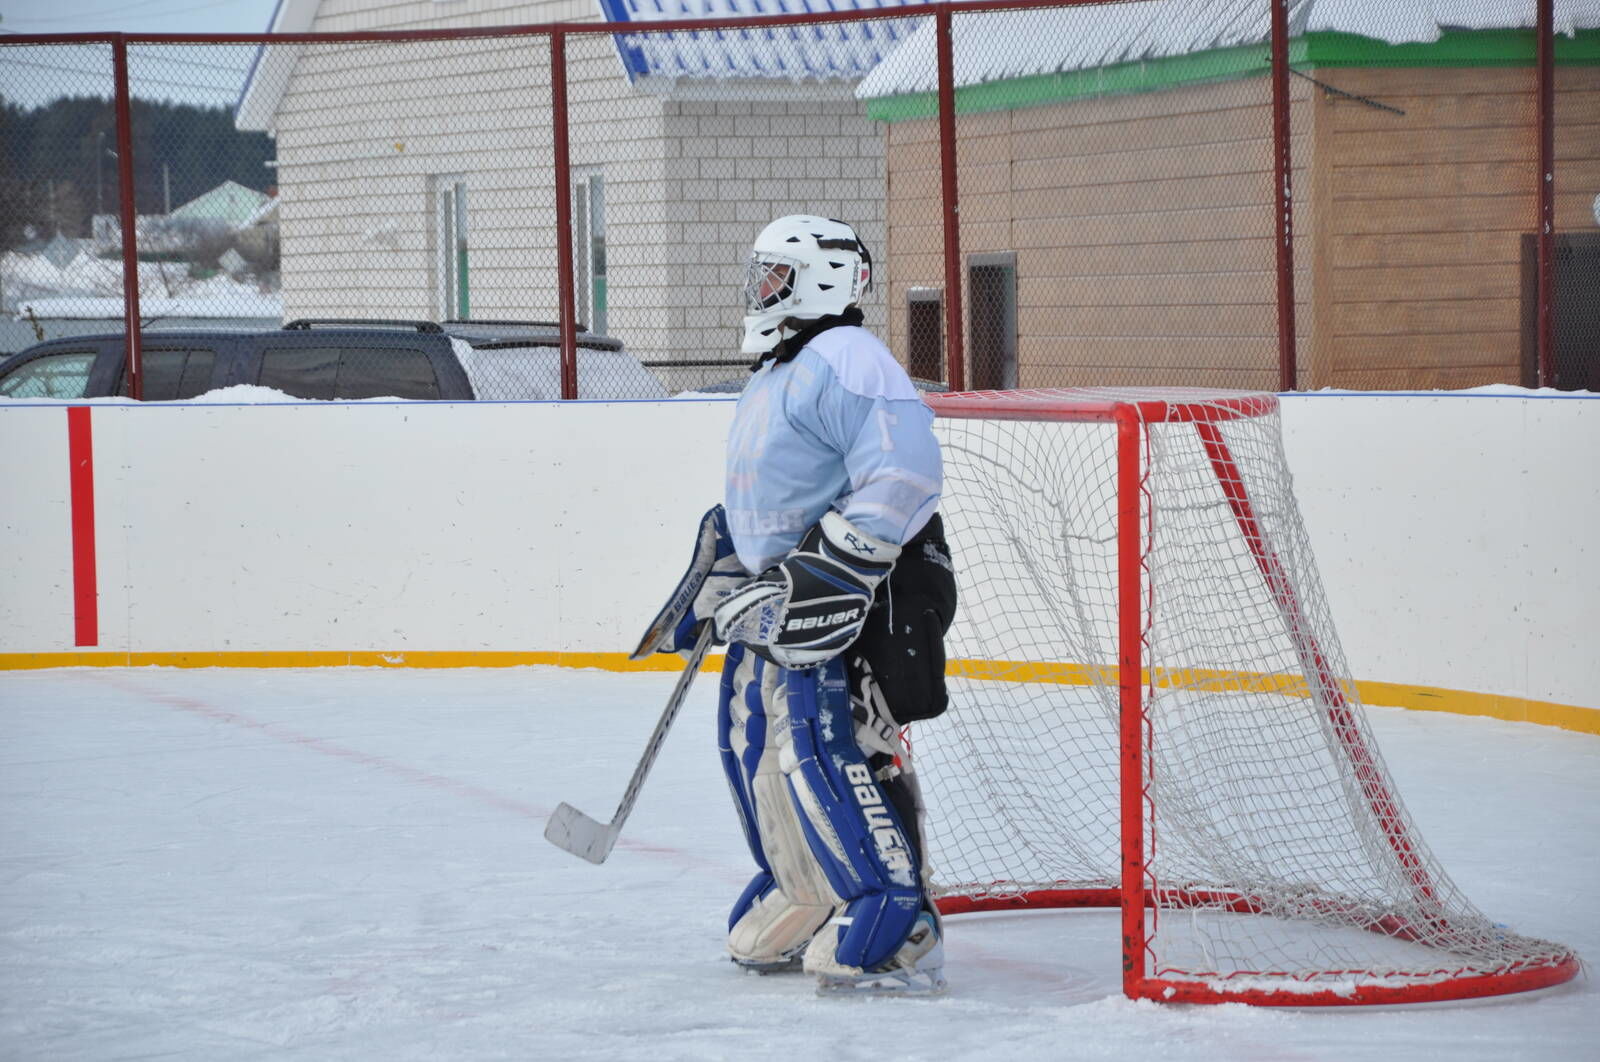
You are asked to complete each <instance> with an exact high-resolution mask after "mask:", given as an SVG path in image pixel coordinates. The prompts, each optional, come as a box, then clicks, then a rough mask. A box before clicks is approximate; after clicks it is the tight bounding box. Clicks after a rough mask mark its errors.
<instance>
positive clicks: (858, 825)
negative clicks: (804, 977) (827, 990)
mask: <svg viewBox="0 0 1600 1062" xmlns="http://www.w3.org/2000/svg"><path fill="white" fill-rule="evenodd" d="M785 677H786V679H787V686H788V701H789V730H790V735H791V738H792V743H791V744H792V752H791V755H792V758H793V762H794V768H793V769H792V770H790V771H787V772H785V773H786V777H787V778H788V782H789V789H790V793H791V794H792V796H793V798H794V804H795V807H796V808H797V809H798V810H799V812H800V815H801V822H802V826H803V828H804V830H805V834H806V839H807V841H809V842H810V846H811V852H812V855H813V856H814V858H815V859H816V860H817V862H818V864H819V865H820V866H821V867H822V870H823V873H824V874H826V875H827V877H828V881H829V884H830V885H831V886H832V887H833V890H834V892H835V893H836V894H837V895H838V896H839V897H840V898H841V899H842V900H843V901H844V904H843V910H841V911H839V912H837V913H836V915H835V917H834V918H832V919H830V920H829V923H828V925H826V926H824V927H823V929H822V930H821V931H820V932H818V933H817V935H816V937H815V939H814V940H813V943H812V944H811V946H810V947H809V948H807V950H806V957H805V964H806V969H807V970H808V971H809V972H812V973H822V974H836V975H838V974H846V973H854V974H859V973H861V972H862V971H864V970H871V969H872V968H873V967H877V966H881V965H883V964H884V963H886V962H888V961H889V960H890V959H891V958H892V957H893V956H894V955H895V953H896V951H897V950H898V949H899V948H900V946H901V945H902V944H903V943H905V941H906V938H907V936H909V935H910V933H911V930H912V928H913V927H914V926H915V925H916V922H917V916H918V914H919V913H920V912H921V909H922V884H921V881H922V867H921V863H920V856H919V854H918V853H917V852H916V851H915V850H914V849H913V848H912V847H911V844H910V842H909V839H908V834H907V833H906V830H905V827H904V824H903V823H901V821H900V816H899V814H898V813H897V812H896V811H895V808H894V805H893V804H892V803H890V801H889V799H888V797H887V796H886V794H885V793H884V791H883V787H882V786H880V785H879V784H878V779H877V778H875V777H874V775H873V772H872V769H871V768H870V767H869V766H868V763H867V759H866V756H865V755H864V754H863V753H862V751H861V749H860V747H859V746H858V745H857V743H856V737H855V723H854V721H853V719H852V718H851V712H850V692H849V687H848V685H847V683H846V680H845V669H844V664H843V662H842V661H840V660H833V661H830V662H829V663H827V664H825V665H824V666H823V667H821V668H817V669H814V670H810V671H789V672H787V673H786V675H785Z"/></svg>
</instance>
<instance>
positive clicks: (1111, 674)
mask: <svg viewBox="0 0 1600 1062" xmlns="http://www.w3.org/2000/svg"><path fill="white" fill-rule="evenodd" d="M530 666H546V667H571V668H596V669H599V670H602V671H681V670H683V660H682V659H681V658H679V657H678V656H676V655H675V654H671V653H658V654H656V655H654V656H651V657H649V658H647V659H644V660H629V659H628V657H627V655H626V654H625V653H583V652H489V651H480V650H462V651H447V652H416V651H411V650H397V651H394V652H373V651H363V652H318V651H287V652H237V653H219V652H206V653H145V652H139V653H129V652H105V651H103V650H95V651H85V652H81V653H0V671H22V670H32V669H38V668H52V667H241V668H242V667H427V668H468V667H530ZM721 668H722V657H721V656H720V655H716V656H708V657H706V661H705V663H704V664H703V665H702V666H701V670H702V671H709V672H715V671H719V670H721ZM945 670H946V673H947V674H949V675H950V676H952V677H955V678H967V679H978V680H984V681H992V682H1045V683H1059V684H1062V685H1069V686H1087V685H1091V684H1092V683H1094V682H1095V674H1096V672H1098V673H1099V675H1100V681H1101V682H1104V683H1107V684H1113V683H1115V682H1116V680H1117V669H1116V668H1114V667H1106V668H1098V669H1097V668H1093V667H1090V666H1088V665H1085V664H1068V663H1039V662H1037V661H1021V660H952V661H950V663H949V665H948V666H947V667H946V669H945ZM1151 678H1152V674H1151V672H1150V671H1148V670H1147V671H1144V672H1141V674H1140V679H1141V681H1142V682H1145V683H1148V682H1150V681H1151ZM1154 682H1155V685H1156V686H1157V687H1159V688H1163V689H1198V690H1205V691H1208V692H1245V693H1284V694H1288V695H1289V696H1293V697H1305V696H1308V695H1309V692H1310V691H1309V689H1308V687H1307V684H1306V682H1305V679H1304V678H1301V677H1299V676H1294V675H1264V674H1252V673H1249V672H1240V671H1211V670H1206V669H1202V668H1187V669H1174V670H1157V671H1156V672H1155V673H1154ZM1354 686H1355V691H1356V694H1357V696H1358V697H1359V698H1360V700H1361V701H1362V702H1363V703H1365V704H1377V705H1387V706H1390V707H1398V708H1412V709H1416V710H1418V711H1425V712H1450V713H1453V714H1456V715H1476V716H1483V717H1486V718H1490V719H1503V720H1506V721H1508V722H1514V723H1538V724H1540V725H1542V726H1553V727H1559V728H1560V729H1562V730H1575V731H1578V732H1579V733H1583V734H1600V709H1595V708H1584V707H1580V706H1578V705H1570V704H1554V703H1551V702H1549V701H1535V700H1528V699H1526V698H1522V697H1510V696H1505V695H1503V694H1494V693H1474V692H1472V691H1471V690H1450V689H1438V688H1435V687H1431V686H1408V685H1403V684H1401V683H1395V682H1372V681H1362V680H1359V679H1358V680H1356V681H1355V683H1354Z"/></svg>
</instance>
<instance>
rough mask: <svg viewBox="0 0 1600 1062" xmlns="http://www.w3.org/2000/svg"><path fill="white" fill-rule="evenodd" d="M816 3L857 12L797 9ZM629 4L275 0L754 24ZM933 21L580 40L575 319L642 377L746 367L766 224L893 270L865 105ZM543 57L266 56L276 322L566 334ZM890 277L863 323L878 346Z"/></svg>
mask: <svg viewBox="0 0 1600 1062" xmlns="http://www.w3.org/2000/svg"><path fill="white" fill-rule="evenodd" d="M807 5H811V6H816V7H818V8H819V9H823V10H828V9H831V8H832V7H833V6H840V7H842V6H845V5H843V4H839V5H826V4H825V3H824V0H788V2H786V3H784V5H783V7H784V9H785V10H789V11H796V12H798V11H802V10H806V7H807ZM638 6H639V5H637V4H636V3H635V0H545V2H526V3H510V2H505V0H452V2H435V0H409V2H402V0H283V2H282V4H281V5H280V8H279V10H278V13H277V15H276V17H275V19H274V23H273V26H272V30H273V31H274V32H283V33H293V32H355V31H373V30H417V29H440V28H462V27H494V26H514V25H527V24H530V23H551V22H580V21H588V22H595V21H613V22H620V21H632V22H637V23H641V24H643V23H646V22H648V21H651V20H659V19H663V18H702V17H728V16H734V15H739V14H752V13H755V7H754V4H753V2H752V0H721V2H717V0H666V2H664V3H661V4H659V5H657V4H651V5H650V10H649V11H648V12H645V11H641V10H638ZM854 6H860V7H864V8H874V9H875V8H877V7H878V6H879V4H878V3H876V2H874V0H858V2H857V4H856V5H854ZM885 6H891V5H885ZM892 6H895V7H898V6H899V5H898V4H895V5H892ZM663 8H664V9H665V10H662V9H663ZM763 8H764V10H765V11H766V12H767V13H772V10H773V8H772V5H771V4H766V5H763ZM920 21H921V20H920V19H896V20H883V21H878V22H874V23H872V24H870V26H863V25H860V24H856V25H852V26H849V27H845V26H834V27H827V28H825V29H822V28H818V27H807V28H806V29H804V30H798V29H797V30H792V31H766V30H762V31H750V32H746V33H740V34H714V35H698V36H695V37H690V36H688V35H684V34H677V35H666V34H650V35H615V36H614V35H610V34H574V35H571V36H570V37H568V39H567V58H568V93H569V108H570V135H569V140H570V159H571V167H572V180H573V187H572V188H569V189H562V190H560V194H565V195H570V196H571V197H572V203H573V207H574V236H575V244H576V245H577V246H576V248H575V251H576V253H575V257H576V259H577V261H576V262H575V264H574V265H575V279H576V287H577V307H578V317H579V320H580V321H582V322H584V323H585V324H588V325H589V326H591V327H592V328H593V329H594V330H595V331H600V332H604V333H606V334H609V335H612V336H614V337H617V338H619V339H621V340H623V342H624V343H625V344H626V347H627V349H629V350H630V351H632V352H633V353H634V354H635V355H637V356H638V357H640V358H641V359H643V360H645V361H647V362H660V361H678V360H700V359H724V358H725V359H727V361H728V362H729V365H730V366H732V367H737V366H738V365H740V364H741V363H742V361H743V359H741V358H740V356H739V355H738V353H737V351H738V340H739V327H740V319H741V317H742V307H741V305H740V283H741V281H742V277H743V263H744V257H745V254H746V251H747V248H748V246H749V243H750V241H751V240H752V239H753V237H754V236H755V234H756V232H757V231H759V229H760V228H761V226H762V225H763V224H765V222H766V221H768V220H770V219H771V218H772V217H774V216H777V215H780V214H785V213H795V212H814V213H820V214H824V215H826V216H831V217H837V218H842V219H844V220H847V221H849V222H851V223H852V224H854V225H855V226H856V227H857V229H858V231H860V232H861V234H862V237H863V238H864V239H865V240H866V241H867V242H868V244H869V246H871V247H873V248H874V249H877V248H882V247H883V246H884V239H885V236H886V224H885V223H886V214H885V199H886V188H885V169H884V136H883V131H882V129H881V128H880V127H879V126H878V125H877V124H876V123H874V122H872V121H871V120H869V119H868V118H867V117H866V112H865V105H864V104H863V103H862V102H860V101H858V100H856V99H855V96H854V86H855V84H856V82H857V81H858V80H859V79H860V78H861V77H862V76H864V75H865V74H866V72H867V71H868V70H870V69H871V67H872V66H873V65H875V64H876V63H877V62H878V61H879V60H880V59H881V58H882V57H883V56H884V55H885V54H887V52H888V51H890V50H892V48H893V47H894V46H895V45H896V44H897V43H898V42H899V41H900V40H902V39H904V37H905V36H907V35H908V34H909V33H910V32H911V31H912V30H913V29H914V28H915V26H916V24H917V23H918V22H920ZM549 59H550V41H549V38H548V37H547V36H544V35H532V36H504V35H501V36H485V37H481V38H469V39H462V40H443V41H406V42H399V43H389V42H383V43H372V42H357V43H331V44H315V45H274V46H270V47H266V48H263V49H262V50H261V53H260V54H259V55H258V56H257V60H256V64H255V67H254V69H253V71H252V73H251V78H250V81H249V83H248V85H247V86H246V89H245V91H244V93H243V94H242V96H241V98H240V103H239V108H238V118H237V122H238V125H239V126H240V127H241V128H244V129H256V130H264V131H267V132H269V133H271V134H272V135H273V136H274V137H275V138H276V141H277V172H278V187H279V201H280V206H279V211H280V225H281V232H282V263H283V273H282V276H283V299H284V312H285V316H286V317H289V318H294V317H361V318H404V319H418V318H421V319H435V320H438V319H448V318H464V317H471V318H474V319H518V320H530V319H531V320H552V321H553V320H555V319H556V315H557V269H556V257H555V241H556V236H555V207H554V204H555V196H556V195H557V189H556V188H555V187H554V179H555V173H554V155H553V144H552V134H551V107H550V100H551V90H550V70H549ZM882 257H883V258H885V259H886V258H887V255H883V256H882ZM878 279H879V286H878V288H877V290H876V291H875V292H874V293H873V294H871V295H869V296H868V300H869V305H868V307H867V308H868V313H869V320H870V321H872V323H874V324H878V325H881V324H882V323H883V308H882V307H883V303H884V300H883V297H882V292H883V291H884V290H886V288H885V286H884V285H883V280H884V279H885V278H884V277H882V276H880V277H879V278H878ZM662 375H663V378H664V380H665V381H666V382H667V383H668V384H669V386H671V385H681V384H687V383H691V382H699V381H701V380H715V379H719V378H726V377H728V376H730V375H732V373H730V371H729V370H728V369H722V368H712V369H703V370H697V371H694V372H691V373H686V372H681V371H673V370H668V371H664V372H662Z"/></svg>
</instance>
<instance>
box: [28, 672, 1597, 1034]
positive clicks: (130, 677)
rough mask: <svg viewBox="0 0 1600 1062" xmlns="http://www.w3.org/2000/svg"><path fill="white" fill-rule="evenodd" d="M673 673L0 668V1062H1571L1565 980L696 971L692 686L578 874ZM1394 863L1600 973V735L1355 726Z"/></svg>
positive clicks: (974, 942)
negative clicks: (1393, 1002)
mask: <svg viewBox="0 0 1600 1062" xmlns="http://www.w3.org/2000/svg"><path fill="white" fill-rule="evenodd" d="M672 681H673V676H672V675H670V674H661V673H656V674H613V673H607V672H597V671H568V670H559V669H547V668H516V669H503V670H465V671H428V670H384V669H308V670H227V669H207V670H178V669H165V668H140V669H126V670H92V669H64V670H55V671H33V672H9V673H0V1056H3V1057H5V1058H7V1059H60V1058H72V1059H128V1058H147V1057H162V1058H179V1059H205V1060H216V1059H230V1060H232V1059H239V1060H249V1059H282V1058H307V1059H319V1060H321V1059H356V1060H368V1059H370V1060H390V1059H413V1058H414V1059H423V1058H427V1059H438V1058H444V1059H453V1060H456V1059H496V1058H507V1059H577V1060H582V1059H594V1060H599V1059H607V1060H610V1059H648V1060H650V1062H667V1060H676V1059H696V1060H700V1059H724V1058H726V1059H740V1060H744V1059H749V1058H751V1057H758V1058H759V1057H767V1058H779V1057H783V1058H828V1059H843V1060H855V1059H860V1060H863V1062H866V1060H872V1062H880V1060H886V1059H897V1058H925V1059H938V1060H941V1062H942V1060H955V1059H1007V1060H1012V1059H1018V1060H1020V1059H1068V1058H1070V1059H1090V1060H1100V1059H1141V1060H1143V1059H1161V1060H1163V1062H1183V1060H1190V1059H1193V1060H1208V1062H1209V1060H1216V1059H1230V1060H1235V1059H1237V1060H1257V1059H1260V1060H1266V1059H1272V1060H1283V1059H1290V1060H1314V1059H1329V1060H1334V1059H1337V1060H1339V1062H1352V1060H1361V1059H1391V1058H1393V1059H1400V1058H1409V1057H1417V1056H1428V1057H1443V1058H1450V1059H1453V1060H1484V1062H1488V1060H1496V1062H1500V1060H1507V1059H1520V1058H1530V1059H1531V1058H1540V1059H1577V1058H1594V1057H1596V1054H1595V1052H1596V1047H1595V1045H1596V1043H1597V1042H1600V1007H1597V1006H1596V999H1595V995H1596V990H1595V986H1594V984H1593V982H1592V981H1591V980H1590V979H1589V978H1588V977H1587V976H1580V978H1579V980H1578V981H1577V982H1576V983H1574V984H1572V985H1569V986H1565V987H1563V988H1559V989H1555V990H1551V991H1548V992H1544V993H1539V994H1535V995H1530V996H1523V997H1508V998H1505V999H1501V1000H1495V1001H1487V1002H1479V1003H1472V1004H1459V1005H1446V1006H1433V1007H1421V1008H1416V1007H1412V1008H1388V1009H1380V1010H1357V1011H1350V1010H1339V1011H1313V1010H1268V1009H1256V1008H1250V1007H1246V1006H1243V1005H1238V1004H1231V1005H1227V1006H1222V1007H1164V1006H1160V1005H1157V1004H1152V1003H1142V1002H1141V1003H1133V1002H1130V1001H1128V1000H1126V999H1124V998H1122V996H1121V995H1120V994H1119V991H1118V970H1117V961H1118V956H1117V942H1116V929H1117V925H1116V915H1115V914H1114V913H1112V912H1053V913H1036V914H1026V915H991V916H977V917H970V916H969V917H967V918H956V919H951V920H950V922H949V923H948V927H947V929H948V940H947V947H948V953H949V955H948V961H949V965H948V967H947V973H948V975H949V977H950V981H951V992H950V994H949V995H948V996H946V997H944V998H940V999H934V1000H893V999H891V1000H883V999H875V1000H849V999H846V1000H839V999H826V1000H825V999H818V998H817V997H816V996H815V995H814V994H813V990H812V985H811V983H810V982H809V980H808V979H806V978H803V977H800V976H773V977H766V978H759V977H753V976H745V975H742V974H740V973H739V972H738V971H736V970H735V969H733V968H732V967H731V966H730V965H729V963H728V962H727V961H726V960H725V958H724V956H723V951H722V931H723V923H724V918H725V914H726V909H727V906H728V904H729V903H731V901H732V900H733V898H734V896H735V895H736V894H737V893H738V891H739V890H740V888H742V886H743V885H744V882H745V881H746V880H747V878H748V875H749V873H750V871H751V866H750V864H749V857H748V855H747V853H746V852H745V851H744V844H743V841H742V839H741V837H740V836H739V832H738V828H737V826H736V823H735V820H734V816H733V811H732V809H731V807H730V804H729V800H728V795H727V790H726V787H725V785H724V783H723V781H722V777H721V773H720V770H719V768H718V765H717V760H716V754H715V752H714V740H713V736H712V708H713V695H714V688H715V685H714V683H712V682H710V681H706V680H705V679H702V680H701V681H700V682H699V683H698V685H697V687H696V689H695V690H694V692H693V693H692V694H691V699H690V703H689V705H688V707H686V709H685V711H684V714H683V716H682V717H681V718H680V720H679V721H678V724H677V727H676V728H675V730H674V732H673V734H672V735H671V736H670V738H669V739H668V741H667V744H666V747H665V750H664V752H663V754H662V758H661V761H660V763H659V764H658V765H657V768H656V772H655V774H654V775H653V776H652V777H651V779H650V781H649V783H648V784H647V786H646V787H645V790H644V794H643V796H642V798H641V801H640V804H639V807H638V809H637V810H636V811H635V813H634V817H633V819H632V820H631V821H630V823H629V825H628V828H627V829H626V831H625V832H624V835H623V838H622V840H621V841H620V842H619V844H618V847H617V850H616V851H615V852H614V853H613V854H612V856H611V859H610V860H609V861H608V862H607V863H606V864H605V865H604V866H599V867H596V866H591V865H589V864H587V863H584V862H582V861H580V860H577V859H575V858H573V857H572V856H570V855H567V854H565V853H563V852H561V851H559V850H557V849H556V848H554V847H552V846H551V845H549V844H548V843H546V842H545V841H544V839H543V837H542V831H543V826H544V819H545V816H546V815H547V814H548V813H549V811H550V809H551V808H553V807H554V806H555V805H556V804H557V803H558V802H559V801H562V800H570V801H572V802H573V803H575V804H577V805H578V806H579V807H581V808H583V809H584V810H586V811H588V812H590V813H591V814H593V815H595V816H596V817H598V818H600V819H602V820H603V819H606V818H609V817H610V815H611V812H612V809H613V808H614V807H615V806H616V801H617V800H618V798H619V797H620V795H621V791H622V787H623V784H624V783H625V781H626V779H627V776H628V773H629V772H630V771H631V770H632V767H633V764H634V762H635V759H636V757H637V755H638V754H639V751H640V750H641V748H642V747H643V743H644V739H645V737H646V736H647V735H648V733H649V731H650V728H651V727H652V726H653V725H654V721H655V717H656V714H657V712H658V711H659V709H660V706H661V703H662V701H663V699H664V698H665V696H666V693H667V691H668V690H669V689H670V687H671V684H672ZM1373 723H1374V729H1375V730H1376V732H1377V735H1378V738H1379V740H1380V742H1381V744H1382V747H1383V749H1384V753H1385V756H1386V758H1387V760H1388V762H1389V765H1390V768H1391V769H1392V771H1393V772H1394V774H1395V776H1396V778H1397V781H1398V784H1399V786H1400V789H1401V792H1402V793H1403V794H1404V796H1405V798H1406V800H1407V803H1408V804H1409V806H1410V808H1411V811H1412V813H1413V815H1414V817H1415V818H1416V820H1417V822H1418V826H1419V828H1420V830H1421V831H1422V833H1423V835H1424V836H1425V837H1426V838H1427V839H1428V841H1429V843H1430V844H1431V845H1432V846H1433V848H1434V850H1435V852H1436V854H1437V855H1438V856H1439V857H1440V859H1441V861H1442V862H1443V863H1444V865H1445V866H1446V868H1447V869H1448V870H1449V871H1450V872H1451V874H1452V875H1453V877H1454V878H1455V880H1456V881H1457V883H1458V884H1459V885H1460V886H1461V887H1462V888H1463V889H1464V891H1465V892H1466V893H1467V895H1468V896H1469V897H1471V898H1472V899H1473V900H1474V901H1476V902H1477V903H1478V904H1479V905H1480V906H1481V907H1482V908H1483V909H1484V910H1485V911H1486V912H1488V913H1489V914H1490V915H1491V916H1493V917H1494V918H1496V919H1498V920H1500V921H1504V922H1508V923H1510V924H1512V925H1513V926H1514V927H1515V928H1517V929H1518V930H1519V931H1521V932H1524V933H1528V934H1532V935H1535V936H1544V937H1551V938H1555V939H1559V940H1561V941H1564V942H1565V943H1567V944H1570V945H1572V946H1574V947H1576V948H1578V949H1579V950H1580V951H1581V952H1583V953H1584V954H1586V955H1587V956H1588V957H1590V958H1591V959H1593V958H1594V957H1595V956H1596V955H1600V914H1597V911H1600V903H1597V902H1596V900H1595V895H1594V894H1595V883H1596V881H1600V854H1597V845H1596V842H1595V838H1596V837H1600V738H1596V737H1593V736H1588V735H1582V734H1574V733H1569V732H1564V731H1559V730H1552V729H1548V728H1541V727H1536V726H1531V725H1525V724H1513V723H1502V722H1497V721H1492V720H1483V719H1472V718H1463V717H1457V716H1451V715H1445V714H1435V713H1422V712H1404V711H1400V710H1391V709H1374V710H1373Z"/></svg>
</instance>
